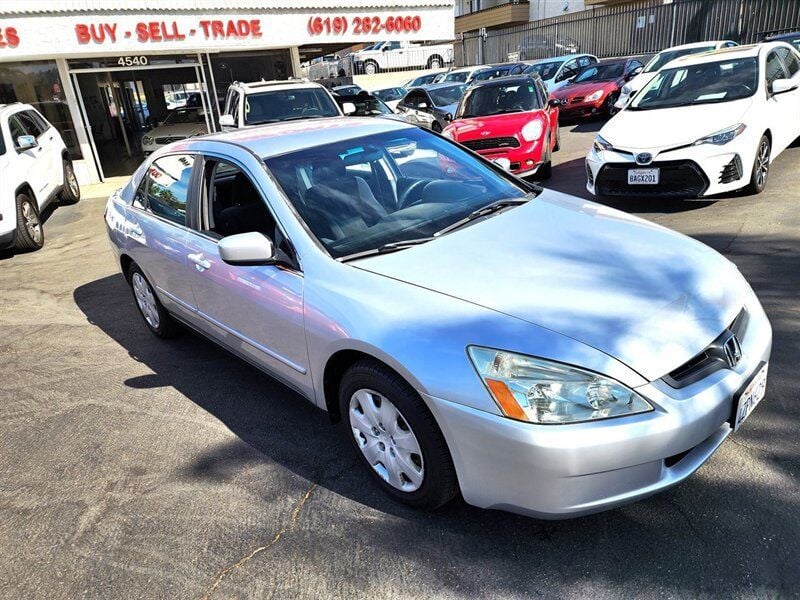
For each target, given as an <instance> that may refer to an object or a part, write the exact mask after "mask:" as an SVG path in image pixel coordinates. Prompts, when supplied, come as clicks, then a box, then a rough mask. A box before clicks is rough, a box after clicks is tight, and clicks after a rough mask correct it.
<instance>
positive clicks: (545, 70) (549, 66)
mask: <svg viewBox="0 0 800 600" xmlns="http://www.w3.org/2000/svg"><path fill="white" fill-rule="evenodd" d="M562 64H563V63H560V62H547V63H537V64H535V65H531V66H530V67H528V68H527V69H525V70H524V71H523V73H538V74H539V77H541V78H542V81H550V80H551V79H552V78H553V77H555V76H556V73H558V68H559V67H560V66H561V65H562Z"/></svg>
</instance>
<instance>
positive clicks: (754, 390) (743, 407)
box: [731, 364, 769, 431]
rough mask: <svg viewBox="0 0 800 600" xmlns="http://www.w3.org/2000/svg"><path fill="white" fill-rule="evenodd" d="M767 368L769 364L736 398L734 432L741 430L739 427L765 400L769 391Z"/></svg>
mask: <svg viewBox="0 0 800 600" xmlns="http://www.w3.org/2000/svg"><path fill="white" fill-rule="evenodd" d="M767 367H769V365H768V364H765V365H764V366H762V367H761V368H760V369H759V370H758V372H757V373H756V374H755V376H753V377H752V378H751V379H750V382H749V383H748V384H747V385H746V386H745V388H744V391H743V392H740V393H739V394H737V395H736V396H735V397H734V399H733V406H734V411H733V416H732V417H731V422H732V424H733V430H734V431H736V430H737V429H739V426H740V425H741V424H742V423H743V422H744V420H745V419H746V418H747V417H749V416H750V413H752V412H753V409H754V408H755V407H756V406H757V405H758V403H759V402H761V400H762V399H763V398H764V394H765V392H766V391H767Z"/></svg>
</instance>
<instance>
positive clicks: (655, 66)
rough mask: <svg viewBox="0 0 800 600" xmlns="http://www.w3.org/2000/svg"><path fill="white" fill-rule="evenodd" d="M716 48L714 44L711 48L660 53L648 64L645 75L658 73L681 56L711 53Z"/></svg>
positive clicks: (701, 47)
mask: <svg viewBox="0 0 800 600" xmlns="http://www.w3.org/2000/svg"><path fill="white" fill-rule="evenodd" d="M715 47H716V46H714V45H713V44H712V45H710V46H700V47H699V48H684V49H682V50H665V51H664V52H660V53H658V54H656V55H655V56H654V57H653V58H652V60H651V61H650V62H649V63H647V66H646V67H645V68H644V72H645V73H653V72H655V71H658V70H659V69H660V68H661V67H663V66H664V65H665V64H667V63H668V62H669V61H671V60H675V59H676V58H680V57H681V56H690V55H692V54H700V53H701V52H710V51H711V50H713V49H714V48H715Z"/></svg>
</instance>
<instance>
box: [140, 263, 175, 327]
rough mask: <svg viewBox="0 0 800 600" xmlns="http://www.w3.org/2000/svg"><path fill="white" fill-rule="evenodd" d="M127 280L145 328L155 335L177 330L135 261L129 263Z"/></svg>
mask: <svg viewBox="0 0 800 600" xmlns="http://www.w3.org/2000/svg"><path fill="white" fill-rule="evenodd" d="M128 281H129V282H130V284H131V289H132V291H133V299H134V300H135V301H136V306H137V307H138V308H139V314H141V315H142V318H143V319H144V323H145V325H147V328H148V329H149V330H150V331H151V332H152V333H153V334H154V335H156V336H157V337H160V338H171V337H173V336H174V335H175V334H176V333H177V331H178V327H177V325H176V323H175V321H174V320H173V319H172V317H171V316H170V315H169V313H168V312H167V309H165V308H164V306H163V305H162V304H161V301H160V300H159V299H158V297H157V296H156V293H155V292H154V291H153V287H152V286H151V285H150V282H149V281H147V277H145V276H144V273H142V270H141V269H140V268H139V266H138V265H137V264H135V263H133V264H131V266H130V269H128Z"/></svg>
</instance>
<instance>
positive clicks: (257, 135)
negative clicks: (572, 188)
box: [105, 117, 772, 518]
mask: <svg viewBox="0 0 800 600" xmlns="http://www.w3.org/2000/svg"><path fill="white" fill-rule="evenodd" d="M105 221H106V224H107V230H108V235H109V237H110V240H111V245H112V247H113V249H114V251H115V253H116V258H117V260H118V264H119V266H120V268H121V270H122V272H123V273H124V275H125V277H126V279H127V281H128V282H129V283H130V286H131V289H132V291H133V298H134V300H135V306H136V307H137V309H138V312H139V313H140V315H141V317H142V321H143V323H144V325H145V326H146V327H147V328H148V329H149V330H150V331H151V332H152V333H153V334H155V335H156V336H158V337H168V336H170V335H173V334H174V333H175V331H176V327H177V325H178V324H181V325H182V326H184V327H188V328H191V329H193V330H196V331H197V332H199V333H201V334H202V335H204V336H207V337H208V338H209V339H211V340H213V341H215V342H217V343H218V344H220V345H221V346H223V347H224V348H226V349H228V350H229V351H230V352H232V353H234V354H236V355H238V356H239V357H241V358H242V359H244V360H246V361H248V362H249V363H251V364H253V365H255V366H256V367H258V368H260V369H262V370H263V371H265V372H266V373H268V374H270V375H272V376H273V377H275V378H277V379H278V380H280V381H282V382H284V383H285V384H286V385H287V386H289V387H291V388H293V389H295V390H297V391H298V392H299V393H300V394H301V395H302V396H304V397H305V398H307V399H308V400H309V401H310V402H312V403H313V404H315V405H316V406H318V407H319V408H321V409H323V410H327V411H328V412H329V414H330V416H331V419H332V420H333V421H341V422H343V426H342V430H343V433H344V434H345V435H346V436H347V438H348V439H349V442H350V443H351V444H352V448H353V451H354V453H355V454H356V455H357V456H358V457H359V461H360V462H361V463H362V464H363V466H364V469H365V471H366V472H368V473H369V475H370V476H371V477H372V478H373V479H374V480H375V482H376V483H377V485H379V486H380V487H382V488H383V489H384V490H385V491H386V492H387V493H388V494H389V495H391V496H392V497H394V498H396V499H398V500H401V501H403V502H406V503H408V504H411V505H414V506H418V507H425V508H433V507H438V506H441V505H442V504H444V503H445V502H447V501H448V500H450V499H451V498H453V497H454V496H455V495H456V494H457V493H459V492H460V493H461V494H462V495H463V497H464V499H466V501H467V502H469V503H471V504H473V505H476V506H479V507H486V508H496V509H504V510H510V511H516V512H521V513H524V514H528V515H533V516H537V517H542V518H564V517H569V516H575V515H581V514H585V513H591V512H596V511H600V510H604V509H608V508H611V507H614V506H618V505H621V504H624V503H627V502H631V501H634V500H637V499H640V498H644V497H646V496H649V495H651V494H654V493H656V492H659V491H661V490H664V489H666V488H668V487H670V486H672V485H674V484H676V483H678V482H680V481H682V480H684V479H685V478H687V477H688V476H689V475H690V474H691V473H693V472H694V471H695V470H696V469H698V468H699V467H700V466H701V465H702V464H703V463H704V462H705V461H706V460H707V459H708V458H709V457H710V456H711V455H712V454H713V453H714V451H715V450H716V449H717V448H718V447H719V445H720V444H722V443H723V441H724V440H725V439H726V438H727V437H728V436H729V435H731V434H732V433H734V432H735V431H736V429H737V428H739V427H740V426H741V425H742V423H743V422H744V420H745V419H746V418H747V416H748V415H749V414H751V411H752V410H753V409H754V407H755V406H756V405H757V404H758V402H759V401H760V400H761V399H762V398H763V397H764V393H765V386H766V378H767V366H768V361H769V357H770V351H771V340H772V333H771V328H770V324H769V322H768V320H767V317H766V316H765V314H764V311H763V310H762V308H761V305H760V304H759V301H758V299H757V298H756V296H755V294H754V293H753V291H752V289H751V288H750V286H749V285H748V284H747V282H746V281H745V279H744V278H743V277H742V275H741V274H740V273H739V271H738V270H737V269H736V267H735V266H734V265H733V264H732V263H731V262H729V261H728V260H726V259H725V258H723V257H722V256H721V255H719V254H717V253H716V252H715V251H713V250H711V249H710V248H708V247H707V246H704V245H703V244H701V243H699V242H697V241H695V240H692V239H690V238H687V237H684V236H683V235H680V234H678V233H675V232H673V231H670V230H668V229H665V228H663V227H660V226H658V225H655V224H653V223H649V222H647V221H644V220H641V219H638V218H636V217H633V216H630V215H628V214H625V213H622V212H618V211H615V210H612V209H610V208H607V207H605V206H601V205H597V204H594V203H592V202H588V201H585V200H582V199H578V198H575V197H571V196H566V195H564V194H560V193H556V192H552V191H546V190H542V189H541V188H539V187H537V186H534V185H533V184H530V183H527V182H525V181H523V180H521V179H518V178H516V177H515V176H513V175H511V174H508V173H507V172H505V171H504V170H503V169H501V168H499V167H498V166H497V165H494V164H493V163H491V162H488V161H486V160H485V159H483V158H482V157H480V156H478V155H476V154H473V153H472V152H470V151H468V150H466V149H464V148H462V147H461V146H459V145H458V144H456V143H455V142H452V141H450V140H448V139H446V138H444V137H441V136H438V135H435V134H433V133H431V132H428V131H426V130H423V129H420V128H418V127H414V126H411V125H408V124H405V123H400V122H396V121H389V120H382V119H370V118H358V117H350V118H333V119H325V120H319V121H314V122H310V121H305V122H302V121H298V122H293V123H279V124H273V125H268V126H265V127H262V128H258V129H248V130H241V131H236V132H232V133H225V134H218V135H212V136H209V137H205V138H198V139H189V140H186V141H182V142H177V143H175V144H173V145H170V146H168V147H166V148H164V149H162V150H159V151H158V152H157V153H156V154H154V155H153V156H152V157H150V158H149V159H148V160H147V161H146V162H145V163H144V164H143V165H142V166H141V167H140V168H139V169H138V170H137V172H136V173H135V174H134V175H133V177H132V178H131V180H130V181H129V182H128V184H127V185H126V186H125V187H124V188H123V189H122V190H120V191H118V192H116V193H114V194H113V195H112V196H111V197H110V198H109V200H108V203H107V206H106V211H105ZM235 400H236V399H235V398H232V401H234V402H235ZM734 435H735V433H734ZM323 453H324V449H323ZM334 458H335V459H340V460H343V461H344V460H346V458H344V457H340V458H337V457H334ZM329 459H330V457H327V458H325V460H329Z"/></svg>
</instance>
